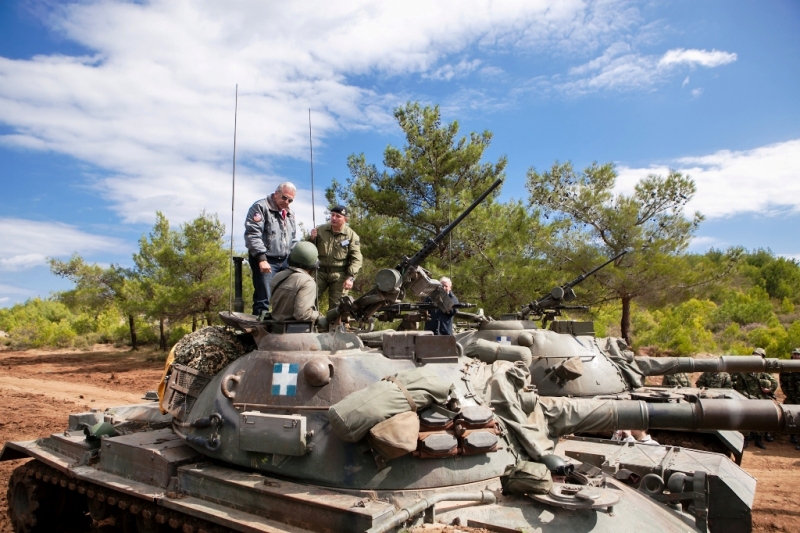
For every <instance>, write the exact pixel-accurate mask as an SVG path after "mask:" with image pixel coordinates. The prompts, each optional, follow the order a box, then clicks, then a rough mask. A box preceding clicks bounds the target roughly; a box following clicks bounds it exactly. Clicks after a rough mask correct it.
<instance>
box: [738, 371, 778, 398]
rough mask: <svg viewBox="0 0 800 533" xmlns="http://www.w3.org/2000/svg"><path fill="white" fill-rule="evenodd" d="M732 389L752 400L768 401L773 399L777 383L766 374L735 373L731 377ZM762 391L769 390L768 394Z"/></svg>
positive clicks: (771, 376)
mask: <svg viewBox="0 0 800 533" xmlns="http://www.w3.org/2000/svg"><path fill="white" fill-rule="evenodd" d="M731 380H732V381H733V388H734V389H735V390H736V391H737V392H739V393H741V394H743V395H745V396H747V397H748V398H751V399H754V400H768V399H771V398H773V397H774V393H775V391H776V390H777V388H778V382H777V380H776V379H775V378H774V377H773V375H772V374H770V373H768V372H737V373H734V374H733V375H732V376H731ZM762 389H769V391H770V392H769V393H766V392H764V391H763V390H762Z"/></svg>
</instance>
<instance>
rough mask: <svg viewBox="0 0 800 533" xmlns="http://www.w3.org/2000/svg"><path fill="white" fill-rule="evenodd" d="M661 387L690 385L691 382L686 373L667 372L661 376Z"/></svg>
mask: <svg viewBox="0 0 800 533" xmlns="http://www.w3.org/2000/svg"><path fill="white" fill-rule="evenodd" d="M661 386H662V387H691V386H692V382H691V380H690V379H689V375H688V374H684V373H683V372H680V373H678V374H668V375H666V376H664V377H663V378H661Z"/></svg>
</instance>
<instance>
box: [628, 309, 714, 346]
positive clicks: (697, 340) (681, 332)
mask: <svg viewBox="0 0 800 533" xmlns="http://www.w3.org/2000/svg"><path fill="white" fill-rule="evenodd" d="M715 308H716V305H715V304H714V302H711V301H709V300H697V299H694V298H692V299H690V300H688V301H686V302H683V303H681V304H680V305H677V306H674V307H666V308H663V309H660V310H657V311H654V312H653V313H652V314H651V313H649V312H640V313H636V315H635V317H634V321H633V322H634V329H635V331H636V339H637V341H636V344H635V345H634V346H635V347H640V346H650V345H654V346H659V347H661V348H664V349H668V350H671V351H672V352H673V353H674V354H675V355H690V354H693V353H696V352H712V351H714V350H715V349H716V343H715V341H714V336H713V334H712V333H711V331H710V330H709V329H708V325H709V321H708V318H709V315H710V313H712V312H713V311H714V309H715Z"/></svg>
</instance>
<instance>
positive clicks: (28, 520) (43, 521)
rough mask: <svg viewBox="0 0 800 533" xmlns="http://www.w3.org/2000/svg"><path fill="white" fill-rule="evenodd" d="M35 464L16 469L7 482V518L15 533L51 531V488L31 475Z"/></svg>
mask: <svg viewBox="0 0 800 533" xmlns="http://www.w3.org/2000/svg"><path fill="white" fill-rule="evenodd" d="M34 465H35V461H33V462H29V463H26V464H24V465H22V466H18V467H17V468H16V469H15V470H14V472H13V473H12V474H11V479H10V480H9V482H8V495H7V496H8V517H9V519H10V520H11V527H13V528H14V531H15V532H16V533H39V532H42V533H44V532H47V531H53V527H52V525H53V516H52V513H51V512H49V510H48V508H47V506H48V503H47V502H48V501H49V500H50V498H51V496H52V492H53V491H52V487H51V486H50V484H48V483H45V482H44V481H43V480H42V479H36V476H35V475H34V473H35V470H34V468H33V467H34Z"/></svg>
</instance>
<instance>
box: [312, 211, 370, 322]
mask: <svg viewBox="0 0 800 533" xmlns="http://www.w3.org/2000/svg"><path fill="white" fill-rule="evenodd" d="M311 241H312V242H313V243H314V244H316V245H317V251H318V252H319V270H318V271H317V293H318V296H319V300H320V304H321V303H322V296H323V295H324V294H325V292H328V305H329V306H330V307H332V308H333V307H336V306H337V305H339V299H341V297H342V295H343V294H345V290H344V282H345V281H346V280H347V278H353V279H355V277H356V275H358V271H359V270H361V262H362V259H361V242H360V239H359V237H358V234H357V233H356V232H355V231H353V230H352V228H351V227H350V226H348V225H347V224H345V225H344V227H342V229H341V230H340V231H334V229H333V228H332V227H331V225H330V223H328V224H323V225H321V226H320V227H319V228H317V238H316V239H311Z"/></svg>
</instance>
